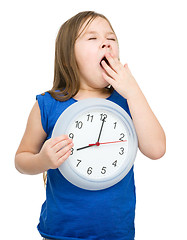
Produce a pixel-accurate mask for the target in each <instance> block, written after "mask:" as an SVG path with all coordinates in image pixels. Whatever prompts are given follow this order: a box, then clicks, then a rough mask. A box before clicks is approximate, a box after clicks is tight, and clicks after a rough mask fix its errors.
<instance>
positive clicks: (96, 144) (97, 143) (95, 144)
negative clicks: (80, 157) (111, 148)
mask: <svg viewBox="0 0 187 240" xmlns="http://www.w3.org/2000/svg"><path fill="white" fill-rule="evenodd" d="M126 141H127V140H122V141H114V142H104V143H99V142H96V143H94V144H89V146H99V145H100V144H109V143H119V142H126Z"/></svg>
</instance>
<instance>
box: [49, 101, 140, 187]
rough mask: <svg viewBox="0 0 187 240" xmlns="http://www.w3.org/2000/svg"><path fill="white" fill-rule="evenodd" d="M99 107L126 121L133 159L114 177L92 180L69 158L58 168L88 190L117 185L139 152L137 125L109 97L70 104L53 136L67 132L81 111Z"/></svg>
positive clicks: (67, 177) (59, 119) (54, 129)
mask: <svg viewBox="0 0 187 240" xmlns="http://www.w3.org/2000/svg"><path fill="white" fill-rule="evenodd" d="M98 108H100V109H105V110H106V111H111V112H113V113H115V114H117V115H118V117H120V118H121V119H123V122H124V121H125V123H126V125H127V129H128V135H129V134H130V135H129V144H130V147H131V148H132V149H131V152H129V151H128V159H129V158H131V160H129V163H128V164H125V163H123V164H122V166H121V167H120V169H121V170H120V169H119V170H118V171H117V172H116V174H114V176H113V178H111V177H110V176H109V177H108V178H107V179H105V180H104V179H98V180H92V179H89V178H86V177H85V176H82V175H80V174H79V173H78V172H76V171H74V169H73V168H72V167H71V166H70V164H69V163H68V159H67V160H66V161H65V162H64V163H63V164H62V165H61V166H60V167H59V168H58V169H59V171H60V173H61V174H62V175H63V176H64V177H65V178H66V179H67V180H68V181H69V182H71V183H72V184H74V185H75V186H77V187H80V188H83V189H86V190H102V189H106V188H108V187H111V186H113V185H115V184H116V183H118V182H119V181H120V180H122V179H123V178H124V177H125V176H126V175H127V174H128V172H129V171H130V169H131V168H132V167H133V164H134V161H135V157H136V154H137V149H138V140H137V135H136V131H135V127H134V124H133V122H132V119H131V118H130V116H129V115H128V113H127V112H126V111H125V110H124V109H123V108H122V107H120V106H119V105H118V104H116V103H114V102H112V101H110V100H108V99H102V98H89V99H83V100H79V101H77V102H75V103H73V104H72V105H70V106H69V107H68V108H67V109H65V110H64V111H63V112H62V114H61V115H60V116H59V118H58V120H57V121H56V124H55V126H54V128H53V132H52V138H54V137H57V136H59V135H61V134H67V129H68V126H69V124H70V123H71V122H72V118H75V117H76V116H77V115H80V114H81V113H84V112H85V111H88V110H89V109H92V110H95V109H98ZM124 119H125V120H124ZM60 122H63V125H61V124H60ZM59 132H60V134H59ZM129 155H130V156H129ZM124 165H125V167H124Z"/></svg>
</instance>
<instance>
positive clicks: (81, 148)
mask: <svg viewBox="0 0 187 240" xmlns="http://www.w3.org/2000/svg"><path fill="white" fill-rule="evenodd" d="M92 146H93V145H91V144H89V145H88V146H85V147H81V148H77V151H79V150H82V149H85V148H89V147H92Z"/></svg>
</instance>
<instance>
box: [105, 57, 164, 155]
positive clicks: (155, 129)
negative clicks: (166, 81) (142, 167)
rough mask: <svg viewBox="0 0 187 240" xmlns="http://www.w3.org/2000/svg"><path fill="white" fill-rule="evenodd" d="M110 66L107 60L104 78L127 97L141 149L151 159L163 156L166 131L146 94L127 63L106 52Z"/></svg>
mask: <svg viewBox="0 0 187 240" xmlns="http://www.w3.org/2000/svg"><path fill="white" fill-rule="evenodd" d="M106 58H107V59H108V61H109V63H110V66H108V65H107V64H106V63H105V61H103V62H102V66H103V67H104V69H105V70H106V72H107V74H106V73H103V78H104V79H105V80H106V81H107V82H108V83H109V84H111V85H112V86H113V87H114V89H115V90H116V91H117V92H118V93H119V94H121V95H122V96H123V97H124V98H126V99H127V102H128V105H129V108H130V112H131V115H132V119H133V122H134V125H135V129H136V133H137V136H138V142H139V149H140V151H141V152H142V153H143V154H144V155H145V156H147V157H149V158H151V159H159V158H161V157H162V156H163V155H164V154H165V151H166V138H165V133H164V131H163V129H162V127H161V125H160V123H159V122H158V120H157V118H156V116H155V115H154V113H153V112H152V110H151V108H150V106H149V104H148V102H147V100H146V98H145V96H144V95H143V93H142V91H141V89H140V88H139V86H138V84H137V82H136V80H135V79H134V77H133V76H132V74H131V72H130V70H129V68H128V66H127V64H126V65H125V66H123V65H122V64H121V63H120V61H119V60H118V59H117V58H114V56H112V55H111V54H110V53H107V54H106Z"/></svg>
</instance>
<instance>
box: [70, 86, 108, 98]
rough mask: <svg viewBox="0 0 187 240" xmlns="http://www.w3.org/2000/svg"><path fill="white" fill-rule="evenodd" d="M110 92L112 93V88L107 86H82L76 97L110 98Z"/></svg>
mask: <svg viewBox="0 0 187 240" xmlns="http://www.w3.org/2000/svg"><path fill="white" fill-rule="evenodd" d="M110 94H111V93H110V90H109V89H106V88H101V89H85V88H80V89H79V91H78V93H77V94H76V95H75V96H74V99H76V100H81V99H86V98H108V97H109V96H110Z"/></svg>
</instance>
